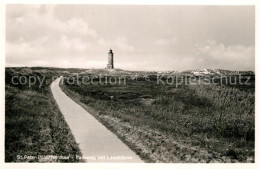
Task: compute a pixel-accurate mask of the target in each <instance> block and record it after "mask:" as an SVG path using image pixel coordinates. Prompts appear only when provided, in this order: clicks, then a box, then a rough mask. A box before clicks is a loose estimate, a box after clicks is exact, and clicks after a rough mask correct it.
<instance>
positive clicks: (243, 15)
mask: <svg viewBox="0 0 260 169" xmlns="http://www.w3.org/2000/svg"><path fill="white" fill-rule="evenodd" d="M140 16H142V17H140ZM234 16H236V17H234ZM254 23H255V21H254V7H253V6H243V7H242V6H241V7H238V6H225V7H224V6H218V7H217V6H156V5H155V6H149V7H148V6H121V5H120V6H117V5H13V4H12V5H11V4H10V5H7V11H6V65H7V66H16V65H20V66H26V65H27V66H59V67H62V66H63V67H82V68H91V67H96V66H97V68H104V67H105V66H106V62H107V52H108V50H109V49H110V48H111V49H113V51H114V53H115V66H116V67H120V68H122V69H124V68H126V69H131V70H154V69H156V70H185V69H186V70H187V69H195V68H224V69H233V70H247V69H248V70H254V62H255V58H254V50H255V49H254V45H255V42H254ZM208 39H212V40H208Z"/></svg>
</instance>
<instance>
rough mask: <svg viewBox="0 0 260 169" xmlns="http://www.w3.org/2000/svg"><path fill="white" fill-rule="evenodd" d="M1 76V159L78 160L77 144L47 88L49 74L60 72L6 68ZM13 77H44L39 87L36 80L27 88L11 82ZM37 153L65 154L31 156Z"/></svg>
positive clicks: (25, 160) (14, 160)
mask: <svg viewBox="0 0 260 169" xmlns="http://www.w3.org/2000/svg"><path fill="white" fill-rule="evenodd" d="M5 75H6V77H5V79H6V84H5V85H6V87H5V161H6V162H78V161H79V160H77V159H76V158H75V155H80V151H79V148H78V145H77V144H76V142H75V140H74V138H73V136H72V134H71V131H70V129H69V127H68V125H67V124H66V122H65V120H64V118H63V116H62V114H61V112H60V111H59V109H58V106H57V105H56V103H55V100H54V98H53V96H52V94H51V91H50V87H49V85H50V84H51V82H52V79H51V77H52V76H54V75H56V76H58V75H60V73H58V72H56V71H54V70H46V69H40V70H39V69H36V70H33V69H30V68H6V73H5ZM14 76H26V77H29V76H35V77H40V78H43V77H44V76H45V77H46V79H45V83H43V85H42V86H41V87H39V85H40V84H39V82H37V83H35V84H34V85H32V86H30V87H29V86H28V85H21V84H18V85H15V84H13V83H12V81H11V79H12V77H14ZM38 155H41V156H46V157H47V156H48V155H54V156H59V157H62V156H66V157H65V158H60V159H48V158H46V159H44V158H35V157H38ZM26 156H27V157H26ZM29 156H31V157H29ZM68 156H69V158H67V157H68Z"/></svg>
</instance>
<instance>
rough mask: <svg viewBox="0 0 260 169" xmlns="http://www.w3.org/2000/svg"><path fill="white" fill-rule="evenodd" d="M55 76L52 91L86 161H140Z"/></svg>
mask: <svg viewBox="0 0 260 169" xmlns="http://www.w3.org/2000/svg"><path fill="white" fill-rule="evenodd" d="M60 79H61V78H58V79H56V80H55V81H54V82H53V83H52V84H51V91H52V94H53V96H54V99H55V100H56V103H57V104H58V106H59V108H60V111H61V112H62V114H63V116H64V118H65V120H66V122H67V123H68V125H69V127H70V129H71V131H72V134H73V135H74V138H75V140H76V142H77V143H78V144H79V148H80V150H81V152H82V154H83V158H85V160H86V161H87V162H122V163H124V162H127V163H130V162H143V161H142V160H141V159H140V157H139V156H138V155H136V154H135V153H134V152H133V151H132V150H131V149H129V148H128V147H127V146H126V145H125V144H124V143H123V142H122V141H121V140H120V139H119V138H118V137H117V136H116V135H114V134H113V133H112V132H111V131H109V130H108V129H107V128H106V127H105V126H103V125H102V124H101V123H100V122H99V121H98V120H96V119H95V118H94V117H93V116H92V115H90V114H89V113H88V112H87V111H86V110H85V109H83V108H82V107H81V106H80V105H78V104H77V103H75V102H74V101H73V100H72V99H71V98H69V97H68V96H67V95H66V94H65V93H64V92H63V91H62V90H61V88H60V86H59V81H60Z"/></svg>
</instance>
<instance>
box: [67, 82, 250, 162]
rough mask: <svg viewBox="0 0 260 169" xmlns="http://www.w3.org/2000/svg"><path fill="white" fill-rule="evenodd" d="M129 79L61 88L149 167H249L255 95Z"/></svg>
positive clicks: (216, 88)
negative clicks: (187, 164) (179, 164)
mask: <svg viewBox="0 0 260 169" xmlns="http://www.w3.org/2000/svg"><path fill="white" fill-rule="evenodd" d="M249 88H250V90H243V91H242V90H240V89H239V86H237V87H236V86H233V87H229V86H214V87H209V86H200V85H192V86H191V85H188V86H184V85H183V86H180V87H178V88H176V87H175V86H171V85H157V84H156V81H154V80H152V81H150V82H148V81H145V80H142V79H140V80H137V81H136V80H131V79H128V80H127V83H126V85H111V84H106V85H101V84H95V85H91V84H88V85H83V84H82V85H78V84H71V83H70V84H69V83H67V82H66V81H65V84H64V85H62V89H63V90H64V91H65V93H66V94H67V95H69V96H70V97H71V98H73V99H74V100H75V101H77V102H78V103H80V104H81V105H82V106H83V107H84V108H86V109H87V110H88V111H89V112H91V113H92V115H93V116H95V117H96V118H98V119H99V120H100V121H101V122H102V123H103V124H104V125H105V126H107V127H108V128H109V129H110V130H111V131H113V132H114V133H115V134H117V135H118V137H120V138H121V139H122V141H124V142H125V143H126V144H128V145H129V147H131V148H132V149H133V150H134V151H136V152H137V153H138V154H139V155H140V156H141V157H142V158H143V159H145V160H147V161H149V162H254V132H255V130H254V124H255V123H254V113H255V112H254V92H252V91H254V90H251V89H252V87H249Z"/></svg>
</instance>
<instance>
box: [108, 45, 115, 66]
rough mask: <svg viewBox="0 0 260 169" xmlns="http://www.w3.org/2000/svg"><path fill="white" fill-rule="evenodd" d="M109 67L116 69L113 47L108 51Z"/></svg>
mask: <svg viewBox="0 0 260 169" xmlns="http://www.w3.org/2000/svg"><path fill="white" fill-rule="evenodd" d="M107 69H114V53H113V51H112V49H110V50H109V52H108V63H107Z"/></svg>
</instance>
